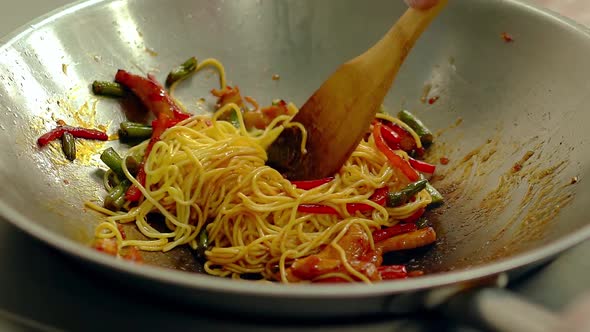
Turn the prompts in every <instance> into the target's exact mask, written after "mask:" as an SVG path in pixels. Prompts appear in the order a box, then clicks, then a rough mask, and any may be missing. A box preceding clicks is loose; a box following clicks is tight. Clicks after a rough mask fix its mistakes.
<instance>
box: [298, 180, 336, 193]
mask: <svg viewBox="0 0 590 332" xmlns="http://www.w3.org/2000/svg"><path fill="white" fill-rule="evenodd" d="M332 180H334V177H328V178H324V179H318V180H307V181H291V183H292V184H293V185H294V186H295V187H297V189H303V190H310V189H313V188H317V187H319V186H321V185H323V184H326V183H328V182H330V181H332Z"/></svg>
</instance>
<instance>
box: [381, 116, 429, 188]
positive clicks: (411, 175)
mask: <svg viewBox="0 0 590 332" xmlns="http://www.w3.org/2000/svg"><path fill="white" fill-rule="evenodd" d="M381 126H382V124H381V123H380V122H377V123H375V124H374V125H373V137H374V138H375V145H376V146H377V148H378V149H379V151H381V152H382V153H383V154H384V155H385V157H387V159H388V160H389V162H390V163H391V165H392V166H393V167H396V168H398V169H399V170H401V172H402V173H403V174H404V175H405V176H406V177H407V178H408V179H409V180H410V181H417V180H418V179H419V175H418V173H417V172H416V171H415V170H414V169H413V168H412V167H411V166H410V164H408V162H407V161H405V160H404V159H403V158H402V157H400V156H398V155H397V154H396V153H395V152H394V151H393V150H392V149H391V148H390V147H389V146H388V145H387V143H386V142H385V140H384V139H383V136H382V135H381Z"/></svg>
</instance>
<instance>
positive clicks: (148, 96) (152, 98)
mask: <svg viewBox="0 0 590 332" xmlns="http://www.w3.org/2000/svg"><path fill="white" fill-rule="evenodd" d="M115 81H116V82H118V83H120V84H122V85H123V86H125V87H126V88H128V89H130V90H131V91H133V93H134V94H135V95H136V96H137V97H139V99H140V100H141V101H142V102H143V104H144V105H145V106H146V107H147V108H148V109H149V110H150V111H151V112H152V113H153V114H154V115H155V116H156V120H154V121H153V122H152V128H153V131H152V137H151V139H150V141H149V143H148V146H147V148H146V151H145V155H144V161H145V160H146V159H147V158H148V156H149V154H150V152H151V150H152V147H153V146H154V144H155V143H156V142H158V141H159V140H160V136H161V135H162V133H164V131H165V130H166V129H168V128H170V127H172V126H174V125H176V124H177V123H178V122H180V121H182V120H185V119H187V118H188V117H189V116H190V115H189V114H187V113H184V112H183V111H182V110H181V109H180V107H179V106H178V105H176V103H175V102H174V100H173V99H172V97H170V95H168V93H167V92H166V90H164V88H163V87H162V86H161V85H160V84H159V83H158V82H157V81H156V79H155V78H154V77H153V76H151V75H148V77H147V78H145V77H141V76H138V75H134V74H131V73H128V72H126V71H124V70H119V71H117V75H116V76H115ZM145 177H146V174H145V169H144V167H143V165H142V166H141V167H140V168H139V171H138V173H137V177H136V179H137V181H138V182H139V183H140V184H142V185H143V184H145ZM141 196H142V194H141V191H140V190H139V188H137V187H136V186H135V185H131V186H130V187H129V190H127V193H126V194H125V197H126V198H127V200H129V201H131V202H136V201H138V200H139V199H140V198H141Z"/></svg>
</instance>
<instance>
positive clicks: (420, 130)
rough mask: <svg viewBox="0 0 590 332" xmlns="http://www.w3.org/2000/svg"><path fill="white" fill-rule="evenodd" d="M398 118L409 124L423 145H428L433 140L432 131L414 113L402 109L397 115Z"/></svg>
mask: <svg viewBox="0 0 590 332" xmlns="http://www.w3.org/2000/svg"><path fill="white" fill-rule="evenodd" d="M397 116H398V117H399V119H400V120H402V121H403V122H404V123H405V124H407V125H408V126H410V128H412V129H414V131H415V132H416V134H418V136H420V141H421V142H422V145H424V147H429V146H430V145H431V144H432V141H433V140H434V136H433V135H432V132H430V130H429V129H428V128H427V127H426V126H425V125H424V123H422V121H420V119H418V118H417V117H416V116H415V115H414V114H412V113H410V112H409V111H406V110H403V111H401V112H399V113H398V115H397Z"/></svg>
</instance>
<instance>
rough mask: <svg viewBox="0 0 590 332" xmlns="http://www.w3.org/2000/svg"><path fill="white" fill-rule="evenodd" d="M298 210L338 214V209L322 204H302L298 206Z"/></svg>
mask: <svg viewBox="0 0 590 332" xmlns="http://www.w3.org/2000/svg"><path fill="white" fill-rule="evenodd" d="M297 211H298V212H303V213H315V214H334V215H338V211H336V209H334V208H333V207H331V206H325V205H321V204H301V205H299V206H298V207H297Z"/></svg>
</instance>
